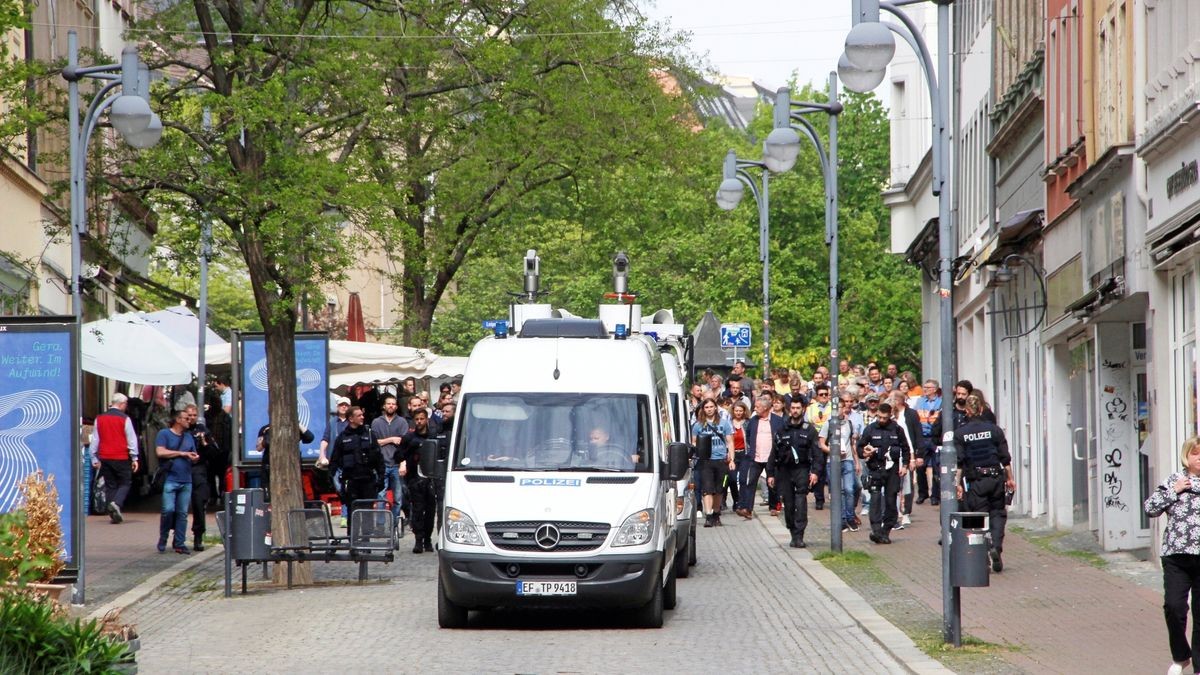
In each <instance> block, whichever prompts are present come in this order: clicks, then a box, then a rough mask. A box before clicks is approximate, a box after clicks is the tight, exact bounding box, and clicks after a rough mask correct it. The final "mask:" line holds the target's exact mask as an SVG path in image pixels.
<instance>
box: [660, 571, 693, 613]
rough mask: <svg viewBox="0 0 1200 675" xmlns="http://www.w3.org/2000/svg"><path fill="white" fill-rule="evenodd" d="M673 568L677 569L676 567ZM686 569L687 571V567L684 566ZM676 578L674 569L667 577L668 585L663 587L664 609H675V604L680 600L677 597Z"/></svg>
mask: <svg viewBox="0 0 1200 675" xmlns="http://www.w3.org/2000/svg"><path fill="white" fill-rule="evenodd" d="M671 567H676V565H672V566H671ZM684 568H685V569H686V568H687V565H684ZM676 578H677V577H676V576H675V570H674V569H672V570H671V573H670V574H668V575H667V585H666V586H664V587H663V592H662V596H663V609H675V602H676V601H677V600H678V598H677V597H676V595H675V586H676V584H675V580H676Z"/></svg>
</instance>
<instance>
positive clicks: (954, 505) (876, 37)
mask: <svg viewBox="0 0 1200 675" xmlns="http://www.w3.org/2000/svg"><path fill="white" fill-rule="evenodd" d="M914 1H919V0H895V1H894V2H889V1H887V0H857V4H856V9H857V11H856V12H855V14H854V16H853V21H854V24H855V25H854V27H853V28H852V29H851V31H850V34H849V35H847V36H846V51H845V54H843V55H842V61H844V62H845V64H846V65H848V66H852V67H853V68H854V69H858V70H861V71H863V73H864V75H865V74H867V73H872V74H877V75H878V77H879V78H880V81H882V77H883V72H884V69H885V68H886V66H887V63H888V62H889V61H890V60H891V55H892V53H894V51H895V41H894V39H893V38H892V36H891V35H890V34H889V31H890V32H892V33H895V34H897V35H899V36H900V37H902V38H904V40H905V41H906V42H908V44H909V45H910V46H911V47H912V49H913V51H914V52H916V54H917V56H918V58H919V59H920V61H921V68H922V70H923V72H924V73H925V78H926V80H927V81H928V84H929V98H930V109H931V111H932V117H933V128H934V134H933V167H932V168H933V181H932V191H933V194H934V196H936V197H937V198H938V295H939V297H940V307H939V309H940V321H939V325H940V331H939V333H940V336H941V345H940V347H941V350H940V351H941V363H942V372H941V381H942V383H943V385H947V384H948V383H951V382H954V362H953V358H954V351H953V348H952V340H953V337H954V305H953V298H952V290H953V283H954V282H953V279H952V277H951V267H952V265H953V261H954V243H955V239H954V225H953V223H952V222H951V220H950V199H949V196H948V195H946V194H945V192H944V188H945V186H946V171H947V170H948V169H949V166H950V136H949V127H948V126H947V121H948V120H947V116H948V115H949V114H950V86H949V80H948V78H949V73H950V5H951V3H952V2H953V0H932V2H934V4H936V5H937V22H938V23H937V32H938V64H937V70H936V71H935V70H934V68H933V59H932V58H931V56H930V54H929V48H928V47H927V46H926V44H925V39H924V38H923V37H922V36H921V31H920V30H919V29H918V27H917V25H916V24H915V23H914V22H913V20H912V19H911V18H910V17H909V16H908V15H907V14H905V13H904V12H903V11H902V10H901V9H900V7H899V6H900V5H907V4H911V3H912V2H914ZM881 9H882V10H884V11H886V12H888V13H889V14H891V15H893V16H895V17H896V18H897V19H899V20H900V25H897V24H894V23H890V22H889V23H882V22H880V20H879V12H880V10H881ZM863 26H867V28H863ZM884 54H887V55H888V58H887V59H883V58H882V56H883V55H884ZM881 62H882V63H881ZM938 75H941V76H942V78H943V80H942V82H941V83H940V84H941V86H939V83H938V79H937V78H938ZM863 79H864V80H865V79H866V78H865V77H864V78H863ZM843 81H844V82H845V83H846V86H847V87H848V88H850V89H852V90H854V91H869V90H870V89H873V88H874V86H872V87H870V88H866V87H861V86H860V84H861V83H860V82H858V81H852V79H851V78H848V77H843ZM875 84H878V82H876V83H875ZM942 430H943V435H942V439H941V440H942V450H941V465H942V468H941V471H942V473H943V474H944V475H943V477H942V481H941V485H942V494H941V507H940V514H939V515H940V516H941V521H942V542H943V543H944V544H945V545H944V546H942V633H943V635H942V636H943V639H944V640H945V641H946V642H951V643H953V644H954V646H955V647H958V646H961V644H962V621H961V600H960V597H959V591H958V588H957V587H955V586H953V585H952V584H951V583H950V539H949V533H948V531H947V530H948V528H949V523H950V514H951V513H952V512H954V511H957V510H958V500H957V499H956V495H955V492H954V487H955V486H954V481H953V480H950V479H949V478H950V476H951V475H952V474H949V473H948V470H949V471H953V470H954V467H955V466H957V463H958V453H957V450H956V448H955V447H954V436H953V431H954V401H953V399H952V397H949V396H943V397H942ZM935 440H936V439H935Z"/></svg>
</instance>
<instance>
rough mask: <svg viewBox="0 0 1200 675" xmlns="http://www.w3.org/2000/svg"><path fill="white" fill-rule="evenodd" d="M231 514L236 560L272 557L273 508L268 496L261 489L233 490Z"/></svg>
mask: <svg viewBox="0 0 1200 675" xmlns="http://www.w3.org/2000/svg"><path fill="white" fill-rule="evenodd" d="M230 500H231V503H230V504H227V505H226V507H225V508H226V509H232V510H231V511H229V515H230V521H231V522H230V526H231V528H232V529H231V531H230V557H231V558H233V559H234V560H269V559H270V558H271V539H270V538H271V507H270V505H268V504H267V503H266V494H265V492H264V491H263V490H261V489H258V488H251V489H246V490H234V491H233V492H232V493H231V494H230Z"/></svg>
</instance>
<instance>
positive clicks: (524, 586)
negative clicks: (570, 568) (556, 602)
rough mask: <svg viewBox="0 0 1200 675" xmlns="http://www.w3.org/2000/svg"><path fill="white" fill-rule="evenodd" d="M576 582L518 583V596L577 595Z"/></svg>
mask: <svg viewBox="0 0 1200 675" xmlns="http://www.w3.org/2000/svg"><path fill="white" fill-rule="evenodd" d="M575 593H576V588H575V582H574V581H518V582H517V595H575Z"/></svg>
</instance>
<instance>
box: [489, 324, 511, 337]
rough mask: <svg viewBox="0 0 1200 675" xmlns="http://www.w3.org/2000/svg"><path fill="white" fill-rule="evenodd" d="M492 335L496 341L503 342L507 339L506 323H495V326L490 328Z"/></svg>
mask: <svg viewBox="0 0 1200 675" xmlns="http://www.w3.org/2000/svg"><path fill="white" fill-rule="evenodd" d="M492 335H494V336H496V339H497V340H503V339H504V338H506V337H508V322H507V321H497V322H496V326H495V327H494V328H492Z"/></svg>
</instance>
